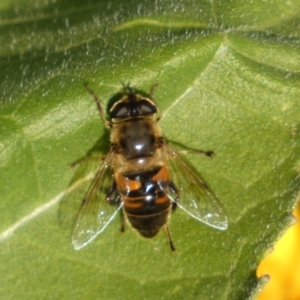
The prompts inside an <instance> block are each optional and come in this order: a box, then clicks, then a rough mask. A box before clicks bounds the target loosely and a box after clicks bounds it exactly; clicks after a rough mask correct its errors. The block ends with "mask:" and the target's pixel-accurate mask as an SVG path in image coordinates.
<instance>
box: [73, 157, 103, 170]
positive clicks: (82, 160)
mask: <svg viewBox="0 0 300 300" xmlns="http://www.w3.org/2000/svg"><path fill="white" fill-rule="evenodd" d="M105 156H106V155H105ZM105 156H101V157H82V158H79V159H78V160H76V161H74V162H72V163H71V164H70V165H69V166H70V168H71V169H72V168H74V167H76V166H77V165H80V164H81V163H83V162H85V161H89V160H90V161H92V160H93V161H98V162H100V161H101V160H104V159H105Z"/></svg>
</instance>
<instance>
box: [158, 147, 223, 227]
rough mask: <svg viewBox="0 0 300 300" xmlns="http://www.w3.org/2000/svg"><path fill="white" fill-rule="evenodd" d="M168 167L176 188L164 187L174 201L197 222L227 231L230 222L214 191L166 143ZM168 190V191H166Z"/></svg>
mask: <svg viewBox="0 0 300 300" xmlns="http://www.w3.org/2000/svg"><path fill="white" fill-rule="evenodd" d="M164 147H165V151H167V157H168V166H169V168H170V174H171V178H172V179H173V182H174V186H169V187H167V188H166V187H162V188H163V189H164V190H165V192H166V193H167V195H168V196H169V198H170V199H171V200H172V201H175V202H177V201H179V202H177V205H178V206H179V207H180V208H182V209H183V210H184V211H185V212H186V213H188V214H189V215H190V216H192V217H193V218H195V219H196V220H198V221H200V222H203V223H205V224H206V225H208V226H211V227H214V228H217V229H220V230H225V229H227V227H228V220H227V215H226V212H225V209H224V208H223V206H222V204H221V203H220V202H219V200H218V198H217V197H216V195H215V194H214V193H213V191H212V190H211V189H210V188H209V187H208V186H207V185H206V183H205V182H204V181H203V180H202V179H201V178H200V177H199V176H197V175H196V174H195V173H194V172H193V170H192V169H191V168H190V167H189V166H188V165H187V164H186V163H185V162H184V160H183V159H182V158H181V157H180V155H179V153H178V152H176V151H175V150H174V149H172V148H171V147H170V146H169V145H168V144H167V143H166V142H165V144H164ZM166 189H167V190H166Z"/></svg>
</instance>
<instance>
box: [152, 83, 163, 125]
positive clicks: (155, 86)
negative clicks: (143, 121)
mask: <svg viewBox="0 0 300 300" xmlns="http://www.w3.org/2000/svg"><path fill="white" fill-rule="evenodd" d="M158 85H159V83H158V82H156V83H154V84H153V86H152V87H151V89H150V94H149V98H150V99H151V100H153V95H154V91H155V89H156V88H157V87H158ZM156 107H157V113H158V117H157V118H156V122H158V121H159V120H160V119H161V118H162V113H161V111H160V109H159V107H158V106H156Z"/></svg>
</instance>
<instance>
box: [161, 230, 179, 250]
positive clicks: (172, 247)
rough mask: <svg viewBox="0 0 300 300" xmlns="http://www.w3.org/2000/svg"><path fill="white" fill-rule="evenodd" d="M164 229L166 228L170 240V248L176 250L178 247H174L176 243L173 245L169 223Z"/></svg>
mask: <svg viewBox="0 0 300 300" xmlns="http://www.w3.org/2000/svg"><path fill="white" fill-rule="evenodd" d="M164 229H165V232H166V235H167V238H168V241H169V245H170V248H171V250H172V252H175V251H176V249H175V247H174V245H173V242H172V239H171V234H170V229H169V226H168V224H166V225H165V226H164Z"/></svg>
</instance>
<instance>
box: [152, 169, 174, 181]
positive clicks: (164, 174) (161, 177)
mask: <svg viewBox="0 0 300 300" xmlns="http://www.w3.org/2000/svg"><path fill="white" fill-rule="evenodd" d="M152 180H153V181H156V182H158V181H164V182H169V181H170V172H169V169H168V167H167V166H162V167H161V168H160V170H159V172H158V173H157V174H156V175H154V176H153V177H152Z"/></svg>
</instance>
